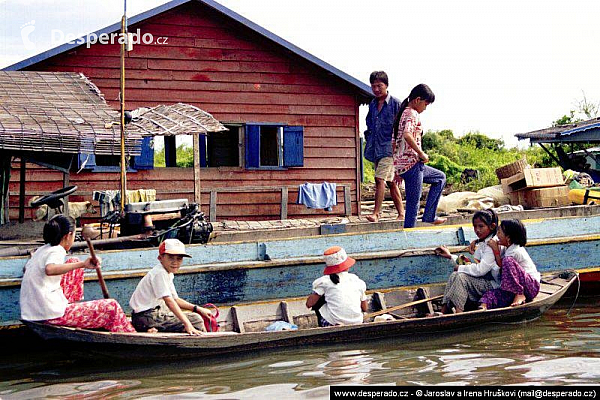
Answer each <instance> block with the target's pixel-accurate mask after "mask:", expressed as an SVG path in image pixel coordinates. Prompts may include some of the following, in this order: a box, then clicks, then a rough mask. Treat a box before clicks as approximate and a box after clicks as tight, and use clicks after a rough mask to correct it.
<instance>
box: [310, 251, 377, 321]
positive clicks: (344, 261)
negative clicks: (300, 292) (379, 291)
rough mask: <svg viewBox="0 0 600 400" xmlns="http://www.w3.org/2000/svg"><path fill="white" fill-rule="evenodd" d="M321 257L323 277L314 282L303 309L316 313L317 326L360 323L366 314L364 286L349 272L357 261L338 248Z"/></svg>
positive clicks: (365, 286) (365, 287)
mask: <svg viewBox="0 0 600 400" xmlns="http://www.w3.org/2000/svg"><path fill="white" fill-rule="evenodd" d="M323 258H324V260H325V269H324V270H323V276H322V277H320V278H318V279H316V280H315V281H314V282H313V284H312V289H313V293H312V294H311V295H310V296H308V299H306V307H307V308H313V309H314V310H315V312H316V313H317V320H318V322H319V326H333V325H347V324H359V323H361V322H362V321H363V314H362V313H363V311H367V296H366V294H365V292H366V290H367V285H366V284H365V282H364V281H362V280H361V279H360V278H359V277H358V276H356V275H354V274H351V273H349V272H348V269H350V267H351V266H353V265H354V263H355V262H356V261H355V260H354V259H353V258H351V257H348V255H347V254H346V251H345V250H344V249H343V248H341V247H339V246H333V247H330V248H328V249H327V250H325V252H324V253H323Z"/></svg>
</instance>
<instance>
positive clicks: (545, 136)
mask: <svg viewBox="0 0 600 400" xmlns="http://www.w3.org/2000/svg"><path fill="white" fill-rule="evenodd" d="M515 136H516V137H517V138H518V139H530V140H531V142H532V143H553V142H580V141H581V142H600V118H594V119H590V120H587V121H582V122H577V123H574V124H568V125H560V126H553V127H550V128H546V129H539V130H537V131H532V132H527V133H517V134H516V135H515Z"/></svg>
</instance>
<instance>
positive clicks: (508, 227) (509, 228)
mask: <svg viewBox="0 0 600 400" xmlns="http://www.w3.org/2000/svg"><path fill="white" fill-rule="evenodd" d="M500 228H502V231H503V232H504V234H505V235H506V236H508V237H509V238H510V243H513V244H518V245H519V246H525V245H526V244H527V229H525V226H524V225H523V223H522V222H521V221H519V220H518V219H507V220H504V221H502V222H501V223H500Z"/></svg>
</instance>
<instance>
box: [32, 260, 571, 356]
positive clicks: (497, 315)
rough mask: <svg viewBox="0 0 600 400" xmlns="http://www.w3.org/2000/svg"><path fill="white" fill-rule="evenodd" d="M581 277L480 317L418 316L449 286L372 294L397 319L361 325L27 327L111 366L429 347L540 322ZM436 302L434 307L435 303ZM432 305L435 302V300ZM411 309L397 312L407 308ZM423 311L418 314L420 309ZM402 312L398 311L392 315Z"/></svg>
mask: <svg viewBox="0 0 600 400" xmlns="http://www.w3.org/2000/svg"><path fill="white" fill-rule="evenodd" d="M577 278H578V275H577V273H576V272H571V271H564V272H562V273H559V274H544V275H543V277H542V284H541V289H540V293H539V294H538V296H537V297H536V298H535V299H534V300H533V301H532V302H530V303H526V304H523V305H521V306H518V307H507V308H501V309H496V310H487V311H482V310H477V311H472V312H465V313H460V314H450V315H435V316H427V317H418V316H417V315H419V313H421V315H422V313H423V309H422V307H423V306H424V307H425V308H426V310H427V309H428V310H429V311H436V310H439V307H440V301H441V299H439V297H440V296H439V295H440V294H441V293H443V285H436V286H430V287H428V288H426V289H425V290H424V292H425V295H426V296H427V297H425V300H424V301H421V302H414V301H413V300H414V295H415V293H416V292H417V290H418V289H416V288H414V289H410V290H407V289H405V288H403V289H400V288H394V289H389V290H385V291H381V292H374V293H372V294H370V301H369V304H370V311H371V312H373V313H377V311H379V310H382V309H389V310H390V314H392V315H393V316H394V318H395V319H394V320H391V321H384V322H373V321H372V320H368V321H367V322H364V323H362V324H355V325H340V326H332V327H318V326H317V322H316V317H315V314H314V313H313V312H312V311H310V310H307V309H306V307H305V306H304V299H299V298H296V299H287V300H282V301H278V302H274V301H269V302H260V303H251V304H245V305H238V306H231V307H224V308H222V310H221V311H222V312H221V319H220V321H219V322H220V325H221V330H220V332H217V333H210V334H206V335H203V336H190V335H187V334H179V333H156V334H151V333H111V332H101V331H94V330H88V329H78V328H68V327H59V326H53V325H48V324H44V323H39V322H25V324H26V325H27V326H28V327H29V328H30V329H32V330H33V331H34V332H35V333H36V334H38V335H39V336H41V337H42V338H43V339H46V340H50V341H52V342H55V343H56V342H58V343H61V344H63V345H65V346H63V347H64V348H67V349H68V350H70V351H72V352H73V354H74V355H76V356H82V357H84V358H88V357H94V358H97V357H98V356H103V357H108V358H109V359H115V358H123V359H127V360H139V359H141V360H155V359H171V358H172V359H181V358H195V357H199V356H206V355H217V354H225V353H245V352H251V351H257V350H261V349H269V348H280V347H293V346H309V345H315V344H319V343H328V344H333V343H349V342H353V341H363V340H366V339H368V340H373V339H377V338H390V337H391V338H394V339H395V340H398V341H399V342H414V341H420V340H424V339H425V338H426V337H427V335H426V334H432V333H443V332H446V331H449V330H456V329H464V328H476V327H480V326H482V325H484V324H489V323H498V322H525V321H531V320H534V319H536V318H538V317H539V316H541V315H542V314H543V313H544V312H545V311H546V310H547V309H548V308H549V307H551V306H552V305H553V304H554V303H556V302H557V301H558V300H559V299H560V298H561V297H562V295H563V294H564V293H565V292H566V291H567V289H568V288H569V286H570V285H571V284H573V283H574V282H575V281H576V280H577ZM433 298H436V300H433ZM429 299H431V300H432V301H429ZM410 302H412V303H413V304H414V303H416V304H414V307H413V306H410V307H398V306H399V305H401V304H404V303H410ZM417 308H418V309H417ZM392 309H396V310H395V311H391V310H392ZM275 321H286V322H293V323H294V324H296V325H297V326H298V327H299V329H298V330H286V331H278V332H267V331H265V328H266V327H267V326H269V325H270V324H272V323H273V322H275Z"/></svg>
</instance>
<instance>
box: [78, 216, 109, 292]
mask: <svg viewBox="0 0 600 400" xmlns="http://www.w3.org/2000/svg"><path fill="white" fill-rule="evenodd" d="M93 231H94V229H93V228H92V227H91V226H84V227H83V229H82V230H81V236H83V238H84V239H85V242H86V243H87V245H88V248H89V249H90V256H91V257H92V259H93V260H94V262H97V261H98V258H97V257H96V252H95V251H94V245H93V244H92V241H91V240H90V237H91V236H92V233H93ZM96 273H97V274H98V283H99V284H100V289H102V295H103V296H104V298H105V299H110V294H108V288H107V287H106V282H105V281H104V277H103V276H102V271H100V268H96Z"/></svg>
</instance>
